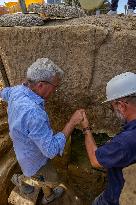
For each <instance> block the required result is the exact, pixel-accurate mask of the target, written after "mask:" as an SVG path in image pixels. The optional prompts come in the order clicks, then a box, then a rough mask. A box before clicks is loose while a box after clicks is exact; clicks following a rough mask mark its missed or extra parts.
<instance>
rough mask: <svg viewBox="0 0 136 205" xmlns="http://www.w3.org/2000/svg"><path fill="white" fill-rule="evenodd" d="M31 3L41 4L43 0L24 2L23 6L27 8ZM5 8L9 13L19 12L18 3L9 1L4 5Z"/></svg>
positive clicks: (26, 0)
mask: <svg viewBox="0 0 136 205" xmlns="http://www.w3.org/2000/svg"><path fill="white" fill-rule="evenodd" d="M32 3H34V4H43V3H44V0H25V4H26V7H27V8H28V6H29V5H30V4H32ZM5 7H6V8H7V9H8V11H9V13H16V12H21V8H20V4H19V1H15V2H10V1H9V2H7V3H5Z"/></svg>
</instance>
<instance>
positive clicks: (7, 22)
mask: <svg viewBox="0 0 136 205" xmlns="http://www.w3.org/2000/svg"><path fill="white" fill-rule="evenodd" d="M42 25H44V22H43V20H42V18H41V17H39V16H38V15H34V14H5V15H2V16H1V17H0V26H1V27H12V26H42Z"/></svg>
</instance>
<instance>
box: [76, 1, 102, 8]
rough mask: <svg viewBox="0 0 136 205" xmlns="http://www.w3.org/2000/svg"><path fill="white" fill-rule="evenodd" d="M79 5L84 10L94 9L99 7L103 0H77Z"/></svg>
mask: <svg viewBox="0 0 136 205" xmlns="http://www.w3.org/2000/svg"><path fill="white" fill-rule="evenodd" d="M79 2H80V4H81V7H82V8H83V9H85V10H94V9H97V8H99V7H100V6H101V5H102V4H103V3H104V0H79Z"/></svg>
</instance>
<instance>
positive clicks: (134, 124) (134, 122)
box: [124, 119, 136, 130]
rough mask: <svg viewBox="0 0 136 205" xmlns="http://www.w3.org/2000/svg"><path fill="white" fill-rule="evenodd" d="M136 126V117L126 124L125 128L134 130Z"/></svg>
mask: <svg viewBox="0 0 136 205" xmlns="http://www.w3.org/2000/svg"><path fill="white" fill-rule="evenodd" d="M135 128H136V119H135V120H132V121H130V122H128V123H126V124H125V125H124V130H133V129H135Z"/></svg>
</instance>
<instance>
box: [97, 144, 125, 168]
mask: <svg viewBox="0 0 136 205" xmlns="http://www.w3.org/2000/svg"><path fill="white" fill-rule="evenodd" d="M96 158H97V160H98V162H99V163H100V164H101V165H102V166H103V167H105V168H113V167H122V168H123V167H126V166H128V164H129V160H128V158H129V154H128V152H127V150H126V149H125V148H124V146H123V145H122V144H121V143H120V142H112V141H111V142H107V143H106V144H105V145H103V146H101V147H99V148H98V149H97V150H96Z"/></svg>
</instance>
